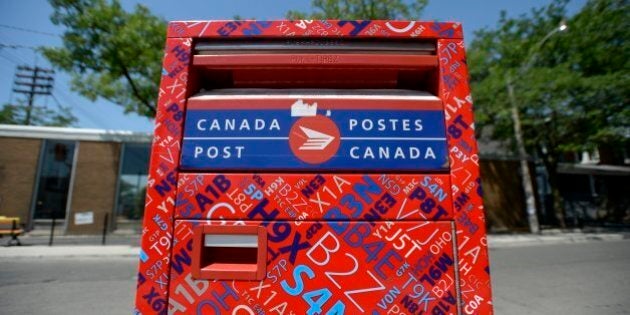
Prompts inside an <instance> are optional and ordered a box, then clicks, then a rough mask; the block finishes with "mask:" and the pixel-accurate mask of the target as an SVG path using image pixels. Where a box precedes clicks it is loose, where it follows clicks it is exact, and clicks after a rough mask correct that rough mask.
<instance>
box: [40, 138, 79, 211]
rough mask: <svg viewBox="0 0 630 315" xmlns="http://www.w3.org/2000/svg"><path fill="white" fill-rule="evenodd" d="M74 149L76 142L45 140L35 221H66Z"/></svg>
mask: <svg viewBox="0 0 630 315" xmlns="http://www.w3.org/2000/svg"><path fill="white" fill-rule="evenodd" d="M74 148H75V142H74V141H61V140H45V144H44V154H43V155H42V158H43V159H42V161H41V162H40V163H41V171H40V173H39V184H38V187H37V200H36V202H35V213H34V218H35V219H52V218H53V216H54V217H55V218H56V219H65V217H66V204H67V202H68V190H69V188H70V176H71V174H72V161H73V159H74Z"/></svg>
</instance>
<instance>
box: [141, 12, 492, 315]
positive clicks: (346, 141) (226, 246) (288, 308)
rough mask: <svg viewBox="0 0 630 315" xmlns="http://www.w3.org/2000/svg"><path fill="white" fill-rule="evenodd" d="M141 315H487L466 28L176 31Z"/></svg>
mask: <svg viewBox="0 0 630 315" xmlns="http://www.w3.org/2000/svg"><path fill="white" fill-rule="evenodd" d="M165 52H166V54H165V57H164V62H163V71H162V81H161V85H160V95H159V100H158V107H157V108H158V113H157V115H156V128H155V135H154V143H153V148H152V154H151V163H150V174H149V179H148V186H147V199H146V207H145V219H144V229H143V235H142V248H141V252H140V266H139V273H138V286H137V295H136V313H138V314H158V313H159V314H162V313H169V314H190V313H197V314H241V313H242V314H257V313H274V314H275V313H278V314H315V313H318V314H364V313H372V314H375V313H378V314H403V313H404V314H412V313H413V314H415V313H418V312H424V313H430V314H491V313H492V300H491V288H490V276H489V262H488V253H487V242H486V232H485V222H484V213H483V205H482V200H481V196H482V190H481V187H480V179H479V167H478V165H477V163H478V153H477V146H476V142H475V137H474V120H473V115H472V100H471V98H470V90H469V86H468V82H467V76H468V74H467V67H466V62H465V52H464V43H463V39H462V30H461V25H460V24H458V23H439V22H420V21H337V20H320V21H306V20H302V21H191V22H171V23H169V29H168V39H167V41H166V50H165Z"/></svg>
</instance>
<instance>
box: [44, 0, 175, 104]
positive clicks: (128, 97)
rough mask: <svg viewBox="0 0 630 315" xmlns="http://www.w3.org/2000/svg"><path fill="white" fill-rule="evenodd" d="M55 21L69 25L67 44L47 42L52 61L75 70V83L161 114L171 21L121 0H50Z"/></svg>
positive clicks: (93, 94) (85, 91) (86, 92)
mask: <svg viewBox="0 0 630 315" xmlns="http://www.w3.org/2000/svg"><path fill="white" fill-rule="evenodd" d="M49 2H50V4H51V6H52V7H53V9H54V13H53V14H52V16H51V21H52V22H53V23H54V24H55V25H63V26H65V28H66V31H65V32H64V34H63V46H62V47H50V48H43V49H42V52H43V53H44V55H45V56H46V58H48V60H50V62H51V63H52V64H53V65H54V66H56V67H57V68H60V69H62V70H64V71H66V72H68V73H70V75H71V76H72V82H71V86H72V89H73V90H75V91H77V92H79V93H80V94H81V95H83V96H85V97H87V98H88V99H90V100H96V99H98V98H103V99H106V100H108V101H111V102H113V103H115V104H118V105H121V106H123V107H124V108H125V111H126V112H137V113H139V114H141V115H146V116H153V115H155V106H154V104H155V103H156V98H157V95H158V84H159V80H160V74H161V64H162V63H161V59H162V57H163V46H164V39H165V37H166V22H165V21H164V20H163V19H161V18H159V17H156V16H154V15H153V14H152V13H151V12H150V11H149V9H148V8H146V7H145V6H142V5H137V6H136V7H135V9H134V10H133V12H126V11H125V10H124V9H123V8H122V6H121V4H120V2H119V1H118V0H49Z"/></svg>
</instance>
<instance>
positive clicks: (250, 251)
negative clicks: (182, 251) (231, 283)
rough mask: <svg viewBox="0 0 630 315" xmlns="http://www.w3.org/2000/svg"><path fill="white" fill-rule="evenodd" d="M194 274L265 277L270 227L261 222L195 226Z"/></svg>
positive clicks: (203, 276) (198, 276) (217, 277)
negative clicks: (263, 225) (258, 224)
mask: <svg viewBox="0 0 630 315" xmlns="http://www.w3.org/2000/svg"><path fill="white" fill-rule="evenodd" d="M193 233H194V235H193V250H192V255H193V261H192V275H193V277H194V278H195V279H205V280H263V279H264V278H265V274H266V273H267V230H266V229H265V228H264V227H262V226H252V225H245V226H242V225H236V226H214V225H200V226H197V227H195V228H194V229H193Z"/></svg>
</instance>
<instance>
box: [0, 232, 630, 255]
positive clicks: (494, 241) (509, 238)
mask: <svg viewBox="0 0 630 315" xmlns="http://www.w3.org/2000/svg"><path fill="white" fill-rule="evenodd" d="M3 240H4V239H0V242H2V241H3ZM20 240H21V241H22V244H23V245H24V246H12V247H6V246H1V247H0V259H4V258H20V257H22V258H73V257H93V258H107V257H138V253H139V251H140V248H139V247H138V244H139V243H140V242H139V235H120V234H119V235H117V234H110V235H108V236H107V245H105V246H103V245H101V237H100V236H85V235H81V236H76V235H75V236H57V237H55V239H54V244H53V246H52V247H50V246H48V238H47V237H45V236H42V235H35V236H33V235H25V236H23V237H20ZM621 240H630V233H628V232H617V233H611V232H597V233H583V232H559V231H557V232H554V231H546V232H545V233H543V234H491V235H488V245H489V247H490V249H501V248H512V247H522V246H544V245H553V244H571V243H575V244H579V243H586V242H606V241H621ZM4 244H5V243H2V245H4Z"/></svg>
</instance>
